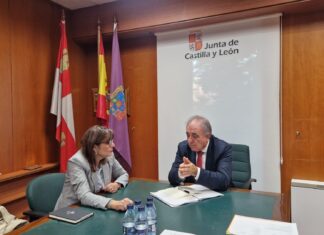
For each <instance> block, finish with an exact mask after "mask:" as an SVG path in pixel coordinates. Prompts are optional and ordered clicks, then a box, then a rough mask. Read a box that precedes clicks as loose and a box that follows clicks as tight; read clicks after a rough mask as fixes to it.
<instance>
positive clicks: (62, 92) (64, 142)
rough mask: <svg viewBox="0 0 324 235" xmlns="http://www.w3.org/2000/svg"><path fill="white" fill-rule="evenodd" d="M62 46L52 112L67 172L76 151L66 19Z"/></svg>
mask: <svg viewBox="0 0 324 235" xmlns="http://www.w3.org/2000/svg"><path fill="white" fill-rule="evenodd" d="M60 26H61V39H60V48H59V51H58V56H57V64H56V69H55V80H54V87H53V94H52V104H51V113H52V114H54V115H56V116H57V117H56V118H57V119H56V140H57V141H58V142H59V143H60V171H61V172H65V171H66V167H67V161H68V160H69V158H70V157H71V156H72V155H73V154H74V153H75V152H76V144H75V133H74V120H73V107H72V93H71V84H70V72H69V58H68V49H67V40H66V32H65V20H64V19H63V20H61V25H60Z"/></svg>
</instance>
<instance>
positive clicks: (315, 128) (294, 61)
mask: <svg viewBox="0 0 324 235" xmlns="http://www.w3.org/2000/svg"><path fill="white" fill-rule="evenodd" d="M323 37H324V11H323V10H321V11H318V12H315V13H311V14H308V13H307V14H305V13H303V14H293V15H286V16H284V18H283V65H282V68H283V83H282V89H283V93H282V94H283V107H282V109H283V111H282V114H283V119H282V127H283V130H282V131H283V165H282V168H281V172H282V179H281V181H282V192H283V193H284V194H286V196H288V199H290V183H291V179H292V178H297V179H306V180H320V181H324V171H323V168H324V158H323V156H324V147H323V143H324V93H323V90H324V59H323V55H324V45H323ZM287 208H288V212H287V213H288V216H289V215H290V210H289V209H290V200H288V201H287Z"/></svg>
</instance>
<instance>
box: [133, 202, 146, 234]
mask: <svg viewBox="0 0 324 235" xmlns="http://www.w3.org/2000/svg"><path fill="white" fill-rule="evenodd" d="M135 230H136V235H147V218H146V213H145V208H144V206H139V207H138V212H137V215H136V219H135Z"/></svg>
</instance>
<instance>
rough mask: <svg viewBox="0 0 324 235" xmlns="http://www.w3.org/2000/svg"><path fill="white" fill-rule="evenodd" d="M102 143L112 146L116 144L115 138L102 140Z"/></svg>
mask: <svg viewBox="0 0 324 235" xmlns="http://www.w3.org/2000/svg"><path fill="white" fill-rule="evenodd" d="M101 144H108V145H110V146H112V145H113V144H114V140H106V141H102V142H101Z"/></svg>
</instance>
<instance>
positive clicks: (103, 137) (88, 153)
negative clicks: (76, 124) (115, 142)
mask: <svg viewBox="0 0 324 235" xmlns="http://www.w3.org/2000/svg"><path fill="white" fill-rule="evenodd" d="M113 138H114V132H113V130H111V129H109V128H107V127H103V126H98V125H95V126H92V127H90V128H89V129H88V130H87V131H86V132H85V133H84V134H83V137H82V139H81V151H82V153H83V155H84V156H85V158H86V159H87V160H88V162H89V164H90V167H91V170H92V171H95V170H96V169H95V168H96V158H95V157H96V154H95V152H94V150H93V148H94V146H95V145H99V144H101V143H109V141H111V140H112V139H113ZM105 162H106V159H103V160H102V161H101V162H100V164H104V163H105Z"/></svg>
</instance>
